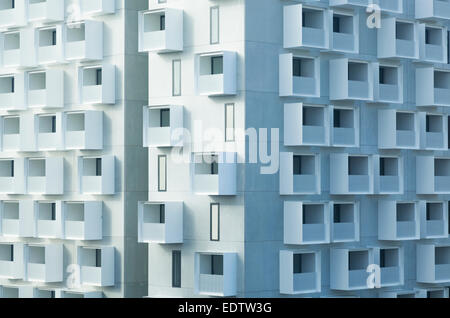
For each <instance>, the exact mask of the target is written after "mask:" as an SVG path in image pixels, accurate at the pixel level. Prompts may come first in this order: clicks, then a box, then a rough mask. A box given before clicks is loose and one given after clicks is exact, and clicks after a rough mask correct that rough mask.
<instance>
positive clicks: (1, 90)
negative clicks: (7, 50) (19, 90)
mask: <svg viewBox="0 0 450 318" xmlns="http://www.w3.org/2000/svg"><path fill="white" fill-rule="evenodd" d="M14 91H15V88H14V76H3V77H0V94H11V93H14Z"/></svg>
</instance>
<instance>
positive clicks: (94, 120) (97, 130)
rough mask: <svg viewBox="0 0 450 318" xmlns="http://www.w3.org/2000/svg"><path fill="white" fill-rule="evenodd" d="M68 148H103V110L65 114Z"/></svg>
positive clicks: (65, 142) (66, 143)
mask: <svg viewBox="0 0 450 318" xmlns="http://www.w3.org/2000/svg"><path fill="white" fill-rule="evenodd" d="M63 121H64V124H63V127H65V129H66V131H65V133H64V147H65V149H67V150H73V149H76V150H101V149H103V112H102V111H97V110H86V111H77V112H67V113H65V114H63Z"/></svg>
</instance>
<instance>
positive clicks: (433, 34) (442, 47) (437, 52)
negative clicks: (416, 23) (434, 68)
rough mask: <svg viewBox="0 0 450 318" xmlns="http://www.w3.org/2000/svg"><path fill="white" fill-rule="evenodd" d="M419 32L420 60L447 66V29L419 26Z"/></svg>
mask: <svg viewBox="0 0 450 318" xmlns="http://www.w3.org/2000/svg"><path fill="white" fill-rule="evenodd" d="M420 32H421V33H420V34H421V35H420V53H421V56H420V59H421V60H423V61H426V62H431V63H444V64H447V46H448V40H447V28H445V27H438V26H432V25H427V24H421V25H420Z"/></svg>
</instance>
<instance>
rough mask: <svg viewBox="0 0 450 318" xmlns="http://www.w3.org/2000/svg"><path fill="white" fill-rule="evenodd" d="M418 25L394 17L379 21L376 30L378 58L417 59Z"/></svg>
mask: <svg viewBox="0 0 450 318" xmlns="http://www.w3.org/2000/svg"><path fill="white" fill-rule="evenodd" d="M418 28H419V25H418V23H415V22H413V21H407V20H399V19H397V18H396V17H384V18H382V19H381V28H379V29H378V31H377V32H378V37H377V38H378V58H379V59H385V58H401V59H418V58H419V30H418Z"/></svg>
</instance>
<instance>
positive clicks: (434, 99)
mask: <svg viewBox="0 0 450 318" xmlns="http://www.w3.org/2000/svg"><path fill="white" fill-rule="evenodd" d="M416 106H450V71H447V70H439V69H435V68H434V67H432V66H426V67H416Z"/></svg>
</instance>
